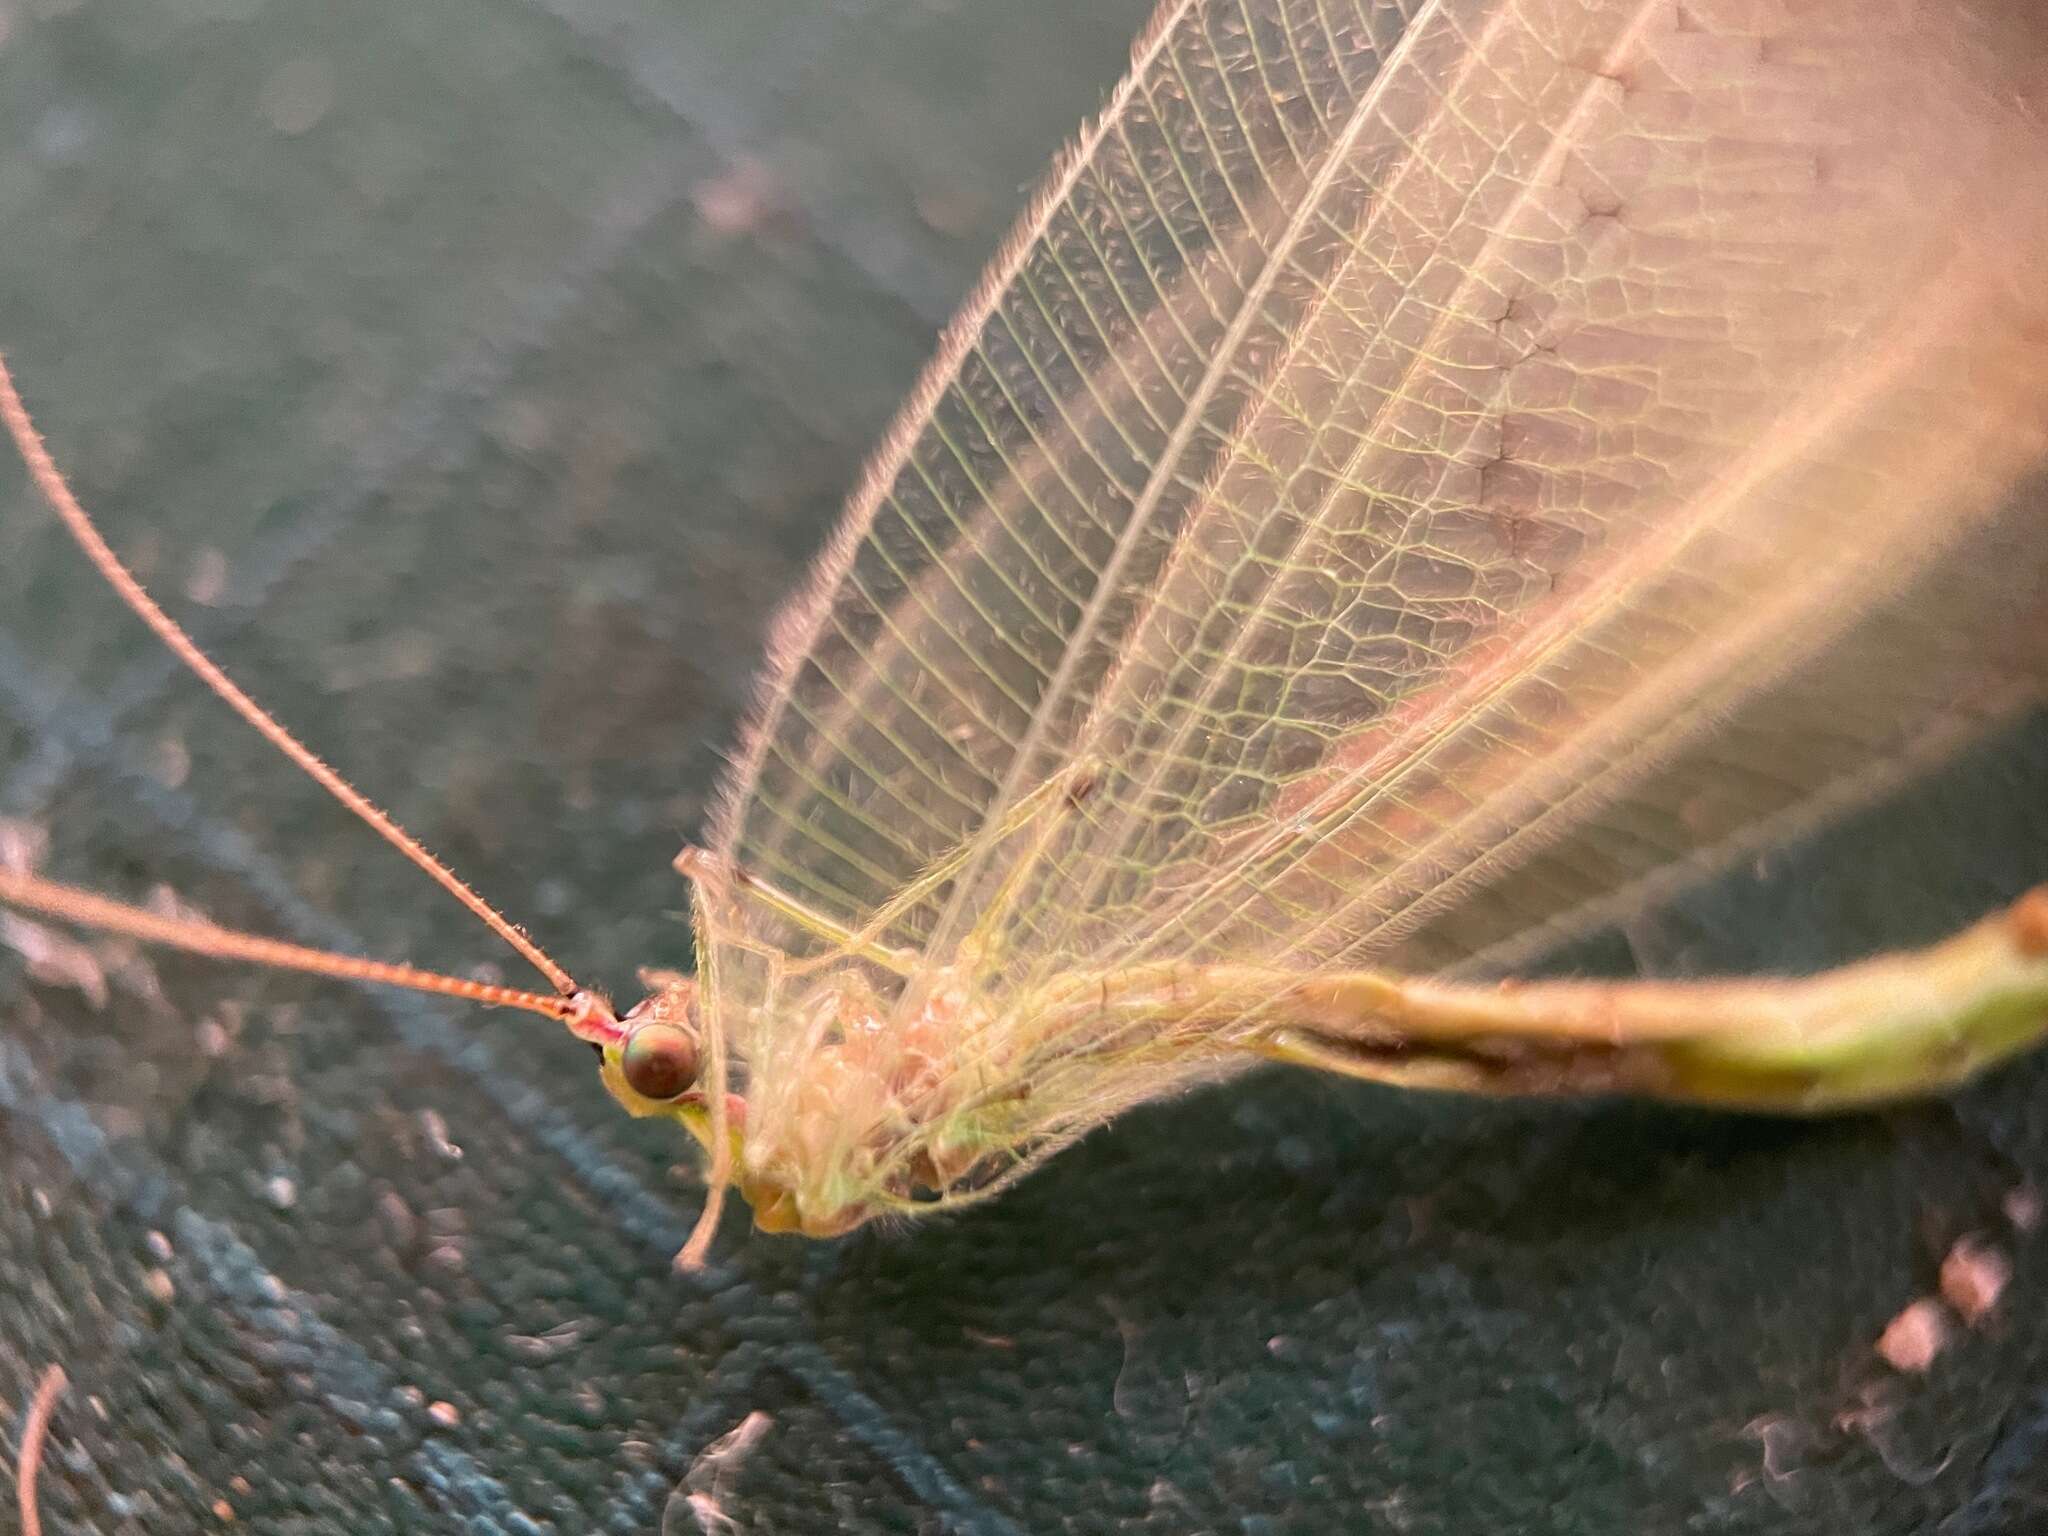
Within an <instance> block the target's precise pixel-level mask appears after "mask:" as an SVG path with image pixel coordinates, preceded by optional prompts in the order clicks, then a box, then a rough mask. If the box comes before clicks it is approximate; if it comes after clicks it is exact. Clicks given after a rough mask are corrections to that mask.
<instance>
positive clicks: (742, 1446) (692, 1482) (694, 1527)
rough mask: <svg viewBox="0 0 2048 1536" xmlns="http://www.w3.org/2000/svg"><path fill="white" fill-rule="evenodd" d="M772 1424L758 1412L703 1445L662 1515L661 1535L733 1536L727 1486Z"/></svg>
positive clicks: (734, 1524) (734, 1526)
mask: <svg viewBox="0 0 2048 1536" xmlns="http://www.w3.org/2000/svg"><path fill="white" fill-rule="evenodd" d="M774 1427H775V1421H774V1420H773V1419H771V1418H770V1417H769V1416H768V1415H767V1414H765V1413H763V1412H761V1411H760V1410H759V1409H756V1410H754V1412H752V1413H750V1414H748V1415H747V1416H746V1417H745V1418H744V1419H741V1420H740V1421H739V1423H738V1424H737V1425H735V1426H734V1427H733V1428H732V1429H730V1430H727V1431H726V1432H725V1433H724V1434H722V1435H720V1436H719V1437H718V1438H717V1439H716V1440H714V1441H712V1442H711V1443H710V1444H709V1445H707V1446H705V1447H704V1449H703V1451H702V1452H701V1453H699V1455H698V1457H697V1459H696V1460H695V1461H693V1462H691V1463H690V1470H689V1471H688V1472H686V1473H685V1474H684V1475H683V1480H682V1482H681V1483H680V1484H679V1485H678V1486H677V1488H676V1490H675V1492H674V1493H671V1494H670V1495H669V1496H668V1503H667V1504H666V1505H665V1506H663V1508H662V1512H661V1536H689V1533H690V1532H692V1531H695V1532H699V1533H701V1536H733V1533H736V1532H737V1531H739V1529H740V1523H739V1521H737V1520H735V1519H734V1518H733V1516H732V1514H731V1512H730V1511H729V1510H728V1509H727V1508H726V1506H725V1498H726V1491H727V1485H728V1483H729V1482H730V1481H731V1479H732V1478H734V1477H735V1476H737V1475H738V1473H739V1470H740V1467H741V1466H742V1465H743V1464H744V1463H745V1461H746V1459H747V1458H748V1457H749V1456H751V1455H753V1453H754V1448H755V1447H756V1446H758V1445H759V1444H760V1443H761V1441H762V1439H763V1438H764V1437H765V1436H766V1435H767V1433H768V1431H769V1430H771V1429H773V1428H774Z"/></svg>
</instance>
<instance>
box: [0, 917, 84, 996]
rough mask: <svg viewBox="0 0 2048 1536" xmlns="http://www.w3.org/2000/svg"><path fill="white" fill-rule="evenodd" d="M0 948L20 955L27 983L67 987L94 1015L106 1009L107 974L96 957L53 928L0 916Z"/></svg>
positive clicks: (25, 919)
mask: <svg viewBox="0 0 2048 1536" xmlns="http://www.w3.org/2000/svg"><path fill="white" fill-rule="evenodd" d="M0 944H5V945H6V946H7V947H8V948H9V949H11V950H13V951H14V952H15V953H16V954H18V955H20V956H21V958H22V960H23V961H24V962H26V964H27V966H28V974H29V976H30V977H31V979H33V980H35V981H38V982H41V983H42V984H43V985H44V986H50V987H71V988H74V989H76V990H77V991H79V992H81V993H83V994H84V996H85V1000H86V1002H88V1003H90V1004H91V1005H92V1008H93V1011H94V1012H98V1011H99V1010H100V1009H102V1008H104V1007H106V1006H107V973H106V971H105V969H104V968H103V967H102V966H101V965H100V962H99V957H98V956H97V955H95V954H94V953H93V952H92V951H91V950H90V949H88V948H87V947H86V946H85V945H83V944H81V943H79V942H78V941H77V940H76V939H68V938H66V937H65V936H64V935H63V934H61V933H59V932H58V931H57V930H56V929H54V928H45V927H44V926H43V925H42V924H41V923H33V922H30V921H29V920H28V919H27V918H25V917H17V916H16V915H15V914H14V913H12V912H0Z"/></svg>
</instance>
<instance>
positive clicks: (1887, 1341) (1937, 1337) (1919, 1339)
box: [1877, 1296, 1949, 1375]
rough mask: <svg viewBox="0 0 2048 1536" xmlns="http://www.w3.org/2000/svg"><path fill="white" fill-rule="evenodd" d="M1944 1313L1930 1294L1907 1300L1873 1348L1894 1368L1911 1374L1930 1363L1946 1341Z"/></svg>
mask: <svg viewBox="0 0 2048 1536" xmlns="http://www.w3.org/2000/svg"><path fill="white" fill-rule="evenodd" d="M1948 1332H1949V1329H1948V1314H1947V1312H1946V1311H1944V1310H1943V1308H1942V1305H1941V1303H1940V1302H1938V1301H1936V1300H1935V1299H1934V1298H1933V1297H1932V1296H1922V1297H1921V1298H1920V1299H1919V1300H1917V1301H1913V1302H1908V1303H1907V1305H1906V1308H1905V1310H1904V1311H1902V1312H1900V1313H1899V1315H1898V1316H1897V1317H1895V1318H1893V1319H1892V1320H1891V1321H1890V1322H1889V1323H1887V1324H1886V1325H1885V1330H1884V1332H1883V1333H1881V1334H1880V1335H1878V1340H1877V1352H1878V1353H1879V1354H1880V1355H1882V1356H1883V1357H1884V1361H1885V1364H1887V1365H1889V1366H1890V1367H1891V1368H1892V1369H1893V1370H1895V1371H1908V1372H1911V1373H1913V1374H1915V1375H1917V1374H1919V1373H1920V1372H1922V1371H1924V1370H1926V1369H1927V1368H1928V1367H1929V1366H1931V1365H1933V1364H1934V1360H1935V1357H1936V1356H1937V1355H1939V1354H1940V1353H1941V1352H1942V1349H1943V1348H1944V1347H1945V1346H1946V1345H1947V1344H1948Z"/></svg>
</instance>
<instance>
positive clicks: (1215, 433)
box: [711, 0, 2048, 1051]
mask: <svg viewBox="0 0 2048 1536" xmlns="http://www.w3.org/2000/svg"><path fill="white" fill-rule="evenodd" d="M2038 44H2039V38H2038V36H2036V35H2035V27H2034V25H2033V24H2032V23H2031V22H2030V21H2029V19H2028V7H2027V6H2025V5H2024V4H2022V3H2020V0H2012V3H2010V4H1998V5H1993V4H1976V5H1963V6H1957V5H1952V4H1945V3H1944V4H1933V3H1931V0H1930V3H1927V4H1914V3H1911V0H1783V3H1771V0H1740V3H1738V0H1683V3H1679V0H1655V3H1640V0H1639V3H1620V0H1612V3H1603V0H1520V3H1511V0H1446V3H1432V4H1417V5H1408V6H1396V5H1391V4H1371V3H1358V4H1340V3H1336V0H1323V3H1320V4H1316V3H1307V0H1179V3H1173V4H1169V5H1167V6H1166V7H1165V9H1164V10H1163V11H1162V12H1161V14H1160V16H1159V17H1158V19H1157V21H1156V22H1155V24H1154V26H1153V28H1152V29H1151V30H1150V31H1149V32H1148V33H1147V34H1146V36H1145V37H1144V38H1143V39H1141V41H1140V43H1139V45H1138V47H1137V51H1136V55H1135V59H1134V65H1133V71H1132V73H1131V75H1130V76H1129V78H1128V79H1127V80H1126V82H1125V83H1124V85H1123V86H1122V87H1121V88H1120V89H1119V91H1118V93H1117V94H1116V96H1115V97H1114V98H1113V99H1112V101H1111V102H1110V103H1109V105H1108V107H1107V110H1106V111H1105V113H1104V115H1103V117H1102V119H1101V120H1100V122H1098V123H1097V124H1096V125H1095V126H1094V127H1093V128H1092V129H1091V130H1090V131H1089V132H1088V133H1087V134H1086V135H1084V137H1083V138H1082V140H1081V141H1080V142H1079V143H1078V144H1077V145H1076V147H1075V148H1074V150H1073V151H1072V152H1071V153H1070V154H1069V155H1068V156H1067V158H1066V159H1065V160H1064V161H1063V162H1062V163H1061V165H1060V166H1059V167H1058V168H1057V170H1056V172H1055V174H1054V176H1053V178H1052V180H1051V181H1050V182H1049V184H1048V186H1047V187H1046V189H1045V190H1044V191H1043V192H1042V193H1041V195H1040V197H1039V199H1038V200H1037V202H1036V203H1035V204H1034V206H1033V208H1032V209H1031V211H1030V213H1029V214H1028V216H1027V218H1026V219H1025V221H1024V223H1023V224H1022V226H1021V227H1020V229H1019V231H1018V232H1017V234H1016V236H1015V238H1014V240H1013V242H1012V244H1011V245H1010V246H1009V247H1008V249H1007V250H1006V251H1005V252H1004V254H1003V255H1002V257H1001V258H1000V259H999V260H998V262H997V264H996V266H995V267H994V269H993V270H992V271H991V273H990V275H989V277H988V279H987V280H986V282H985V284H984V286H983V288H982V289H981V290H980V292H979V293H978V294H977V295H976V297H975V298H974V299H973V300H972V301H971V302H970V304H969V305H968V307H967V309H966V311H965V312H964V313H963V315H962V317H961V318H960V320H959V321H958V322H957V323H956V325H955V326H954V328H953V329H952V330H951V331H950V332H949V334H948V337H947V339H946V341H945V344H944V346H943V348H942V350H941V353H940V356H939V357H938V359H937V360H936V361H935V363H934V365H933V368H932V370H931V372H930V373H929V374H928V375H927V378H926V380H925V382H924V384H923V385H922V386H921V388H920V389H919V391H918V392H917V394H916V395H915V396H914V398H913V399H912V401H911V403H910V406H909V407H908V409H907V411H906V414H905V416H904V417H903V419H902V421H901V423H900V424H899V426H898V428H897V429H896V431H895V432H894V434H893V435H892V437H891V438H890V440H889V442H888V443H887V444H885V446H884V449H883V451H882V452H881V454H880V456H879V457H878V459H877V461H876V464H875V466H874V469H873V471H872V473H871V475H870V476H869V479H868V481H867V484H866V486H865V488H864V489H863V490H862V492H861V493H860V494H859V496H858V497H857V498H856V500H855V503H854V505H853V508H852V510H851V511H850V513H849V516H848V519H847V522H846V524H845V526H844V528H843V530H842V532H841V535H840V537H839V539H838V541H837V542H836V544H835V546H834V547H833V549H832V550H831V551H830V552H829V553H828V555H827V557H826V559H825V560H824V562H823V564H822V566H821V569H820V571H819V574H818V577H817V580H816V584H815V587H814V589H813V590H812V592H811V593H810V594H808V595H807V596H806V598H805V599H804V600H802V601H801V602H799V603H798V604H797V605H796V606H795V607H794V608H792V610H791V611H790V612H789V613H788V614H787V616H786V617H785V619H784V621H783V623H782V626H781V628H780V631H779V637H778V643H777V647H776V654H775V658H774V660H773V662H772V664H771V668H770V674H769V678H768V680H767V683H766V685H765V689H764V693H763V696H762V707H761V711H760V715H759V719H758V722H757V726H756V729H755V730H754V732H753V734H752V735H751V737H750V739H749V741H748V744H747V745H746V747H745V749H744V751H743V753H742V755H741V758H740V760H739V762H738V765H737V768H736V771H735V774H734V776H733V778H732V780H731V782H730V784H729V786H728V793H727V796H726V799H725V803H724V810H723V813H722V815H721V817H720V819H719V824H718V827H717V833H716V838H715V842H716V845H717V847H718V848H719V849H720V851H722V852H725V853H728V854H730V855H732V856H733V857H735V858H736V859H737V860H739V861H740V862H741V863H742V864H744V865H745V866H747V867H749V868H751V869H753V870H755V871H756V872H758V873H759V874H761V875H762V876H764V877H765V878H767V879H769V880H772V881H775V882H777V883H778V884H779V885H781V886H782V887H783V888H785V889H786V890H788V891H789V892H791V893H792V894H794V895H796V896H797V897H799V898H800V899H801V900H803V901H806V902H808V903H810V904H811V905H812V906H813V907H814V908H815V909H816V910H817V911H818V912H819V913H820V914H822V915H824V916H826V917H828V918H830V919H831V920H833V921H835V922H838V923H842V924H844V925H845V926H847V927H849V928H856V929H857V928H860V927H862V926H863V925H864V924H867V923H869V922H871V921H874V920H876V919H877V917H878V915H879V918H880V920H881V922H882V926H883V927H884V928H885V929H886V932H885V934H884V935H883V937H884V939H885V940H886V942H888V943H891V944H895V945H901V946H905V947H908V948H910V949H914V950H919V951H922V952H923V953H925V954H926V956H927V957H928V958H929V959H930V960H931V961H932V962H933V963H941V964H942V963H946V962H948V961H951V960H954V959H957V958H959V957H961V956H962V955H965V956H967V957H968V958H969V959H970V961H971V964H972V967H973V968H974V970H975V971H976V972H977V977H978V983H979V986H980V987H981V989H982V990H983V992H984V993H985V994H987V995H988V996H990V997H991V998H993V999H995V1002H994V1005H993V1006H995V1007H996V1008H997V1010H998V1011H999V1010H1000V1007H1001V999H1002V998H1003V997H1005V996H1024V995H1028V994H1029V991H1030V989H1033V988H1036V987H1038V986H1040V985H1042V984H1043V983H1045V982H1047V981H1048V980H1049V979H1052V978H1056V977H1057V976H1058V975H1060V974H1061V973H1062V972H1064V971H1067V970H1070V969H1072V968H1074V967H1075V966H1076V965H1077V964H1078V963H1079V961H1080V960H1081V959H1082V958H1084V957H1085V959H1086V962H1087V964H1088V965H1089V966H1091V967H1100V966H1104V965H1115V964H1118V963H1120V962H1124V961H1129V962H1133V963H1135V962H1138V961H1143V960H1189V961H1215V960H1239V961H1286V962H1288V963H1292V964H1298V965H1300V966H1303V967H1312V966H1316V965H1321V964H1327V963H1331V962H1335V961H1340V960H1342V961H1349V962H1357V961H1360V960H1363V959H1365V958H1368V957H1380V958H1382V959H1388V958H1391V959H1392V961H1393V962H1395V963H1400V964H1404V965H1413V966H1416V967H1430V968H1436V967H1443V966H1450V965H1455V964H1457V963H1459V962H1461V961H1466V960H1469V959H1471V958H1472V957H1474V956H1478V957H1481V958H1485V959H1490V960H1492V961H1495V962H1499V961H1501V960H1502V959H1503V958H1509V959H1511V958H1512V957H1513V956H1514V955H1515V954H1516V953H1517V946H1518V944H1520V945H1526V944H1527V943H1528V942H1529V941H1530V937H1531V935H1540V934H1543V933H1546V932H1551V931H1555V929H1556V928H1557V927H1558V926H1559V925H1563V924H1568V923H1570V922H1571V921H1573V920H1575V918H1577V917H1582V916H1584V915H1586V914H1589V913H1592V912H1595V911H1598V910H1599V909H1600V905H1601V903H1602V902H1603V901H1606V900H1612V899H1614V897H1615V896H1616V893H1626V892H1629V891H1631V890H1634V889H1636V888H1638V886H1639V884H1640V882H1642V881H1644V880H1646V879H1654V878H1656V877H1657V876H1658V874H1659V872H1660V871H1661V872H1666V873H1668V872H1669V871H1671V870H1673V869H1674V868H1677V869H1683V868H1689V867H1697V865H1698V864H1699V863H1700V861H1702V860H1704V859H1707V858H1709V857H1711V856H1713V855H1714V854H1715V853H1716V852H1717V851H1718V852H1725V851H1727V850H1728V849H1731V848H1734V847H1738V846H1741V845H1742V844H1743V842H1744V840H1745V839H1754V838H1757V837H1763V836H1769V835H1774V833H1775V832H1777V831H1780V830H1782V829H1783V828H1784V827H1785V826H1786V825H1787V824H1788V822H1791V821H1796V820H1798V819H1800V818H1803V817H1809V816H1812V815H1816V814H1820V813H1822V812H1824V811H1825V810H1826V809H1827V808H1829V807H1830V806H1833V805H1837V804H1839V803H1842V802H1843V801H1844V800H1845V799H1846V798H1849V797H1852V796H1853V795H1855V794H1856V793H1858V792H1859V790H1860V789H1863V788H1867V787H1868V786H1869V785H1870V784H1871V783H1873V782H1875V781H1876V780H1878V779H1881V778H1882V777H1883V776H1884V775H1885V774H1886V773H1887V772H1890V771H1893V770H1894V769H1895V768H1897V767H1899V766H1901V765H1906V764H1910V763H1912V762H1914V761H1917V760H1919V759H1921V758H1923V757H1924V756H1926V755H1927V754H1929V753H1932V752H1937V751H1940V750H1942V749H1943V746H1944V744H1945V743H1949V742H1951V741H1953V740H1956V739H1959V738H1961V737H1963V736H1966V735H1967V734H1969V733H1970V732H1971V731H1973V730H1975V729H1976V728H1978V727H1979V726H1981V724H1982V723H1983V722H1984V721H1985V720H1987V719H1991V718H1995V717H1997V716H1998V715H1999V714H2001V713H2002V712H2005V711H2009V710H2011V709H2013V708H2015V707H2018V706H2019V705H2020V704H2021V703H2022V702H2023V701H2026V700H2029V699H2034V698H2038V697H2039V696H2040V690H2041V688H2042V683H2043V677H2042V672H2043V665H2044V663H2043V658H2044V657H2048V644H2044V641H2048V620H2044V612H2048V596H2044V588H2048V577H2044V566H2048V550H2044V546H2048V536H2044V520H2043V518H2042V516H2041V514H2040V512H2039V510H2038V505H2034V506H2030V505H2028V504H2027V503H2026V502H2025V500H2024V498H2019V497H2015V496H2014V495H2013V494H2012V488H2013V487H2014V485H2015V484H2016V483H2017V482H2018V481H2019V480H2020V478H2021V477H2022V476H2023V475H2024V474H2025V472H2026V471H2027V470H2028V469H2029V467H2030V466H2032V465H2034V464H2035V463H2036V462H2037V460H2038V459H2039V458H2040V456H2041V453H2042V448H2043V432H2044V414H2048V408H2044V402H2048V345H2044V342H2048V323H2044V311H2048V283H2044V281H2043V276H2044V265H2043V253H2044V251H2048V235H2044V230H2048V220H2044V216H2043V207H2042V204H2043V201H2044V197H2043V188H2044V185H2048V156H2044V152H2043V140H2042V136H2041V134H2040V130H2039V120H2038V115H2037V113H2038V107H2039V102H2038V100H2036V99H2033V98H2032V97H2030V94H2029V93H2030V92H2032V93H2038V92H2039V90H2040V86H2039V84H2038V81H2039V79H2040V76H2041V71H2040V70H2039V69H2038V67H2037V66H2038V60H2039V59H2040V58H2041V56H2042V55H2041V53H2040V51H2039V47H2038ZM1061 785H1067V786H1069V787H1068V788H1067V789H1066V790H1064V791H1062V792H1059V793H1052V794H1048V793H1047V790H1048V787H1049V786H1050V787H1052V788H1054V789H1057V788H1058V787H1059V786H1061ZM1082 790H1085V793H1083V792H1081V791H1082ZM736 921H738V920H737V919H736ZM745 922H746V924H747V925H749V931H748V932H747V933H741V932H740V931H739V930H738V929H734V930H733V931H732V932H731V933H730V934H726V935H725V936H726V937H730V938H733V939H743V940H746V941H747V942H748V943H757V944H760V945H762V946H765V947H768V948H774V949H782V950H789V951H791V952H793V953H801V952H803V951H804V950H805V948H806V947H809V948H810V949H813V950H815V949H816V948H817V947H818V941H817V940H816V938H815V936H814V935H808V936H807V935H806V934H804V933H803V932H801V931H798V930H795V929H791V928H788V927H787V926H785V925H778V924H771V923H770V922H769V920H768V919H767V918H765V917H763V916H761V915H760V914H756V915H755V916H753V917H751V918H748V919H746V920H745ZM721 932H722V930H719V929H718V928H716V927H714V930H713V933H712V935H711V936H712V939H713V944H714V948H715V947H716V946H717V944H718V943H719V942H721ZM750 952H752V951H750ZM713 961H714V966H715V963H716V956H714V957H713ZM738 964H739V962H738V960H737V959H735V960H734V961H733V965H734V966H737V965H738ZM742 1046H743V1049H752V1050H755V1051H758V1050H759V1049H760V1046H759V1044H758V1043H757V1044H756V1045H754V1046H753V1047H748V1046H747V1044H746V1043H745V1042H742Z"/></svg>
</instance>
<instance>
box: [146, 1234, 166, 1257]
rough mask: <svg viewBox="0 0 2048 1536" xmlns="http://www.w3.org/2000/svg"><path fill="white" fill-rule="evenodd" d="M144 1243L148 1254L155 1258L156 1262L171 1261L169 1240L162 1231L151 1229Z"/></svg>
mask: <svg viewBox="0 0 2048 1536" xmlns="http://www.w3.org/2000/svg"><path fill="white" fill-rule="evenodd" d="M144 1244H145V1246H146V1247H147V1248H148V1249H149V1256H150V1257H151V1258H152V1259H155V1260H156V1261H157V1263H159V1264H168V1263H170V1262H171V1240H170V1239H169V1238H168V1237H165V1236H164V1235H163V1233H161V1232H157V1231H154V1230H152V1231H151V1232H150V1234H149V1236H148V1237H147V1238H146V1239H145V1240H144Z"/></svg>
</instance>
